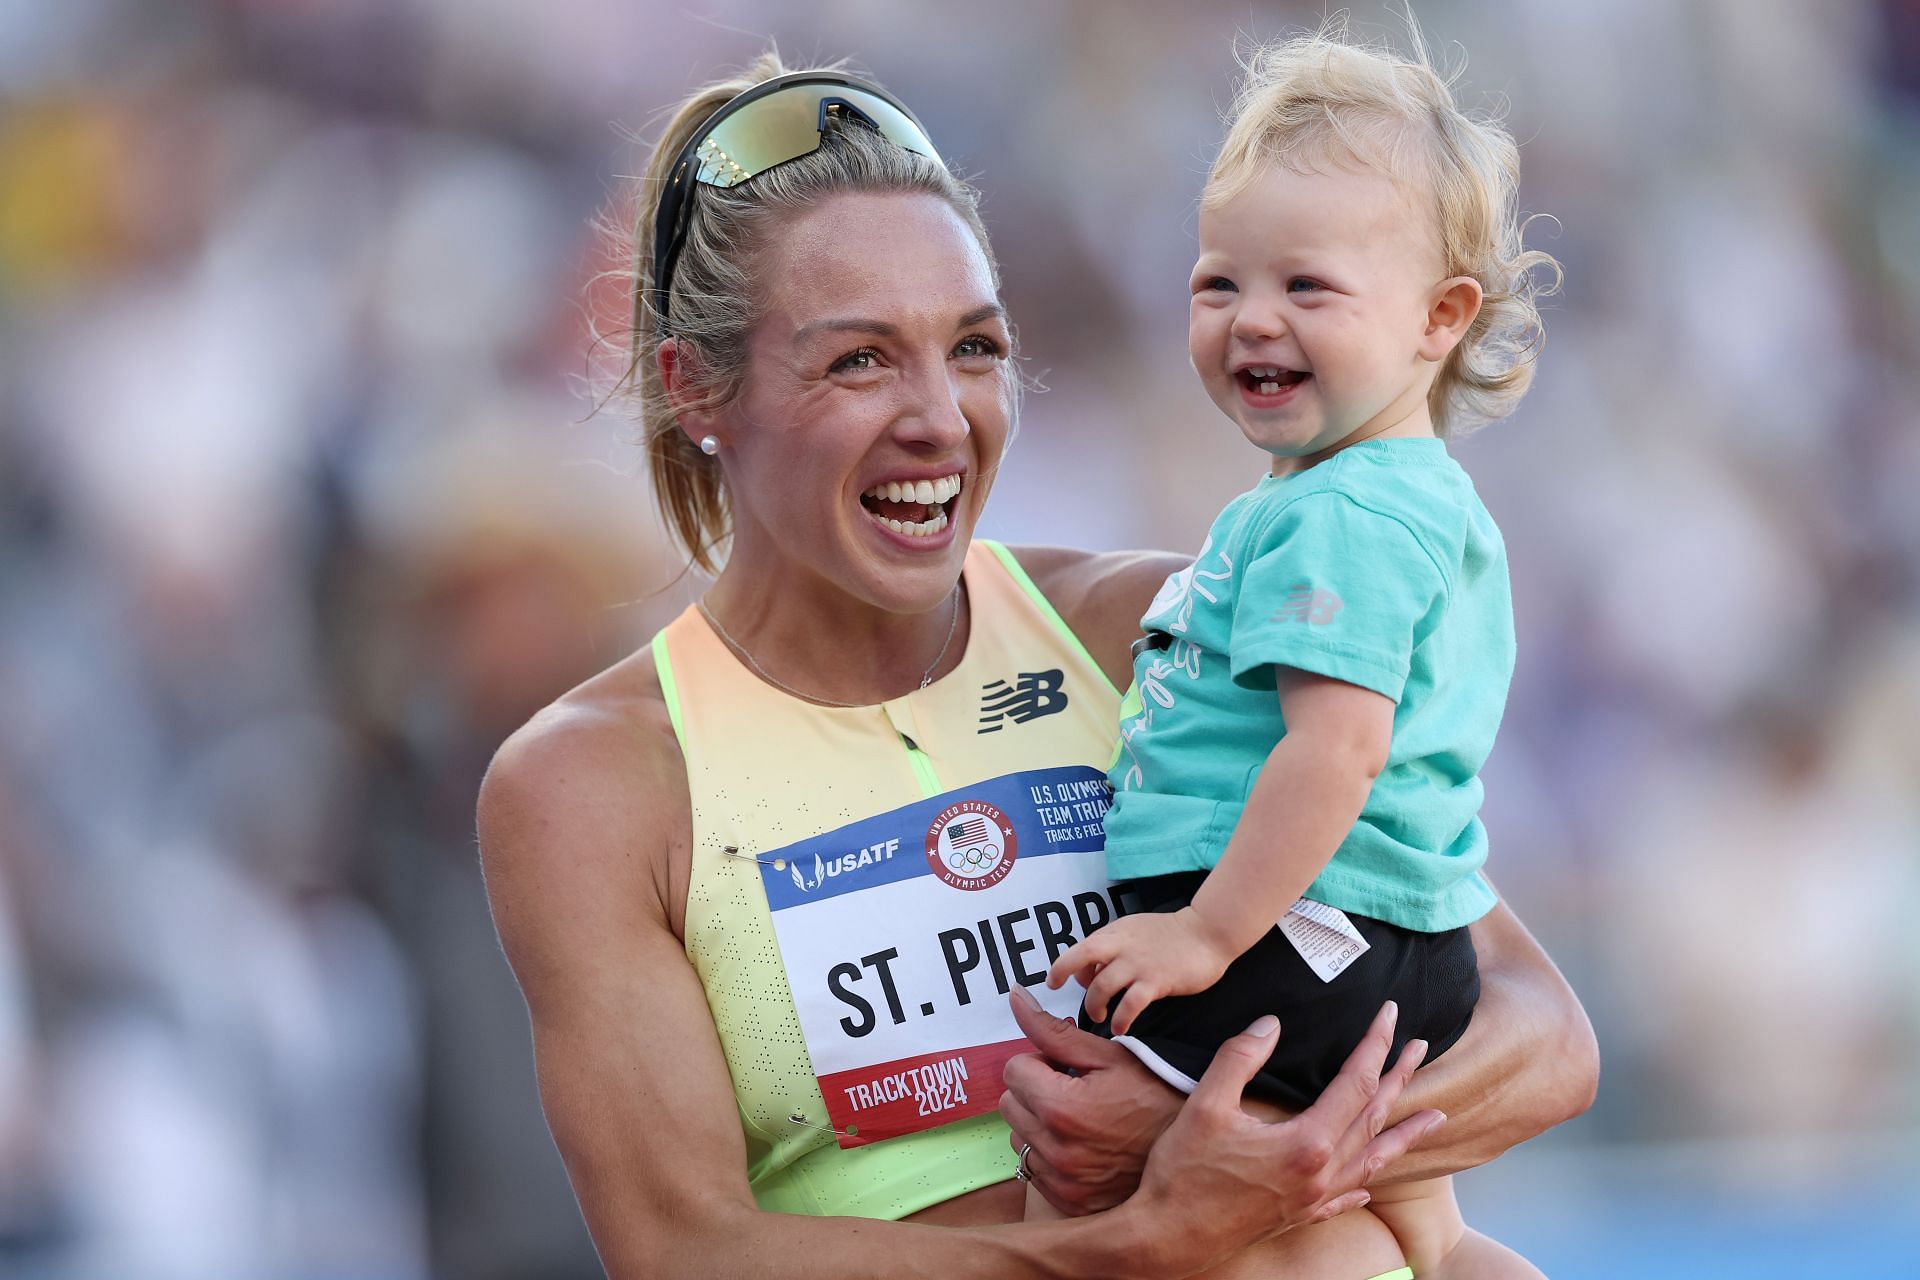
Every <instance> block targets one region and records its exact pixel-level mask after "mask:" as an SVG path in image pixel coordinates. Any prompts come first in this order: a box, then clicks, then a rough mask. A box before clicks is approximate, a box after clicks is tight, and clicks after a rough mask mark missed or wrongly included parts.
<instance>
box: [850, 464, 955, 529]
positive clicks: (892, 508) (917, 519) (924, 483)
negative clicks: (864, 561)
mask: <svg viewBox="0 0 1920 1280" xmlns="http://www.w3.org/2000/svg"><path fill="white" fill-rule="evenodd" d="M960 488H961V480H960V477H959V476H958V475H951V476H941V477H940V478H939V479H938V480H890V481H888V482H887V483H885V484H877V485H875V486H873V488H871V489H869V490H867V491H866V492H865V493H863V494H861V495H860V501H861V505H862V506H864V507H865V508H866V510H867V514H868V515H870V516H872V517H873V518H874V519H875V520H878V521H879V522H880V523H881V524H884V525H885V526H887V528H889V529H891V530H893V531H894V532H895V533H898V534H902V535H904V536H906V537H909V538H930V537H932V536H933V535H934V534H936V533H939V532H940V531H941V530H942V529H945V528H946V527H947V524H948V520H947V513H946V511H945V510H943V509H942V508H943V506H944V504H946V503H947V502H949V501H951V500H952V499H953V498H955V497H957V496H958V495H959V493H960Z"/></svg>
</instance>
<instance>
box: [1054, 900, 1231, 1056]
mask: <svg viewBox="0 0 1920 1280" xmlns="http://www.w3.org/2000/svg"><path fill="white" fill-rule="evenodd" d="M1237 954H1238V953H1237V952H1235V951H1233V950H1232V949H1231V948H1229V947H1228V946H1227V944H1226V940H1225V939H1224V938H1222V937H1221V936H1220V935H1219V934H1218V933H1216V932H1215V931H1214V930H1213V929H1212V928H1211V927H1209V926H1208V924H1207V923H1206V921H1205V920H1203V919H1202V918H1201V916H1200V913H1199V912H1197V911H1195V910H1194V909H1193V908H1192V907H1182V908H1181V909H1180V910H1178V911H1171V912H1165V913H1162V912H1143V913H1141V914H1138V915H1130V916H1122V917H1121V918H1120V919H1118V920H1115V921H1114V922H1113V923H1111V924H1109V925H1106V926H1104V927H1103V928H1101V929H1099V930H1097V931H1096V932H1094V933H1093V934H1092V935H1090V936H1089V937H1087V938H1085V939H1083V940H1082V941H1080V942H1076V943H1074V944H1073V945H1072V946H1071V947H1068V948H1067V949H1066V950H1065V951H1063V952H1062V953H1061V954H1060V958H1059V959H1058V960H1055V961H1054V962H1053V968H1051V969H1049V970H1048V971H1047V985H1048V986H1049V987H1052V988H1054V989H1056V990H1057V989H1059V988H1060V987H1061V986H1063V985H1064V984H1065V983H1066V981H1067V979H1068V978H1078V979H1079V980H1080V984H1081V985H1082V986H1084V987H1085V988H1086V989H1087V1014H1088V1016H1090V1017H1092V1018H1093V1019H1094V1020H1095V1021H1106V1019H1107V1006H1108V1005H1110V1004H1111V1003H1112V1002H1113V999H1114V997H1115V996H1119V997H1120V1007H1119V1008H1117V1009H1115V1010H1114V1011H1113V1019H1112V1022H1111V1026H1112V1027H1113V1034H1115V1035H1117V1036H1123V1035H1125V1034H1127V1032H1128V1031H1129V1030H1131V1029H1132V1027H1133V1020H1134V1019H1135V1018H1137V1017H1139V1016H1140V1015H1141V1014H1142V1013H1144V1012H1145V1011H1146V1008H1147V1006H1148V1005H1150V1004H1152V1003H1153V1002H1154V1001H1155V1000H1158V999H1160V998H1161V997H1162V996H1190V995H1193V994H1195V993H1196V992H1201V991H1205V990H1206V989H1207V988H1208V987H1211V986H1212V985H1213V984H1214V983H1216V982H1218V981H1220V975H1221V974H1223V973H1225V972H1226V971H1227V966H1228V965H1230V964H1232V963H1233V961H1234V957H1235V956H1236V955H1237ZM1122 992H1125V993H1126V994H1125V995H1121V993H1122Z"/></svg>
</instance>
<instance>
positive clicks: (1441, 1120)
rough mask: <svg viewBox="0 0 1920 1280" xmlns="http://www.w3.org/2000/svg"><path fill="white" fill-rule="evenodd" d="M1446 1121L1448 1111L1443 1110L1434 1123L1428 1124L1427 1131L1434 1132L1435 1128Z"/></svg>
mask: <svg viewBox="0 0 1920 1280" xmlns="http://www.w3.org/2000/svg"><path fill="white" fill-rule="evenodd" d="M1446 1122H1447V1113H1446V1112H1444V1111H1442V1112H1441V1113H1440V1117H1439V1119H1437V1120H1435V1121H1434V1122H1433V1123H1432V1124H1430V1125H1428V1126H1427V1132H1428V1133H1432V1132H1433V1131H1434V1130H1435V1129H1438V1128H1439V1127H1440V1126H1441V1125H1443V1124H1445V1123H1446Z"/></svg>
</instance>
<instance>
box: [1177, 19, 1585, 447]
mask: <svg viewBox="0 0 1920 1280" xmlns="http://www.w3.org/2000/svg"><path fill="white" fill-rule="evenodd" d="M1408 26H1409V28H1410V30H1411V33H1412V41H1413V47H1414V52H1413V56H1412V57H1410V58H1409V57H1404V56H1402V55H1400V54H1399V53H1397V52H1395V51H1394V50H1392V49H1391V48H1388V47H1386V46H1384V45H1380V44H1365V43H1361V42H1360V41H1358V40H1356V39H1355V38H1354V37H1353V35H1352V34H1351V33H1350V31H1349V29H1348V27H1347V24H1346V20H1345V18H1344V15H1342V16H1337V17H1335V18H1333V19H1330V20H1329V21H1328V22H1327V23H1326V24H1325V25H1323V26H1322V27H1321V28H1320V29H1319V30H1318V31H1316V32H1314V33H1313V34H1312V35H1303V36H1299V37H1296V38H1294V39H1290V40H1286V41H1284V42H1281V43H1278V44H1271V45H1266V46H1263V47H1260V48H1257V49H1255V50H1254V51H1253V52H1252V54H1251V55H1250V56H1249V57H1247V58H1246V59H1245V60H1244V67H1245V71H1246V75H1245V77H1244V78H1243V79H1242V81H1241V83H1240V87H1239V91H1238V92H1237V93H1236V94H1235V96H1234V102H1233V117H1232V120H1231V123H1230V124H1229V126H1228V129H1227V136H1226V140H1225V141H1224V142H1223V143H1222V144H1221V147H1220V154H1219V156H1218V157H1217V158H1216V159H1215V160H1214V162H1213V168H1212V170H1211V172H1209V173H1208V175H1207V185H1206V190H1205V192H1204V193H1203V194H1202V196H1201V204H1202V205H1203V206H1204V207H1212V206H1215V205H1217V204H1219V203H1220V202H1221V201H1224V200H1226V199H1228V198H1230V197H1231V196H1232V195H1233V194H1234V193H1236V192H1237V191H1239V190H1241V189H1242V188H1243V187H1245V186H1246V184H1247V183H1248V182H1249V181H1251V180H1252V179H1253V178H1254V177H1255V176H1257V175H1258V174H1259V173H1260V171H1261V170H1262V169H1263V168H1266V167H1268V166H1271V165H1275V164H1281V165H1286V166H1288V167H1290V168H1295V169H1305V168H1312V167H1315V166H1320V165H1326V164H1343V163H1344V164H1358V165H1362V166H1365V167H1368V168H1373V169H1377V170H1379V171H1381V172H1383V173H1385V174H1386V175H1387V176H1389V177H1391V178H1393V179H1394V180H1395V181H1396V182H1399V183H1401V184H1403V185H1404V186H1406V187H1407V188H1408V189H1410V190H1412V191H1416V192H1419V193H1422V197H1423V198H1430V199H1431V200H1432V208H1433V210H1434V219H1435V221H1434V226H1435V229H1436V230H1437V231H1438V233H1439V240H1440V249H1441V254H1442V256H1443V258H1444V261H1445V266H1444V270H1445V273H1446V276H1448V277H1452V276H1471V277H1473V278H1474V279H1475V280H1477V281H1479V283H1480V288H1481V290H1482V294H1483V296H1482V300H1481V304H1480V314H1479V315H1478V316H1476V317H1475V319H1474V321H1473V324H1472V326H1471V327H1470V328H1469V329H1468V330H1467V334H1466V337H1464V338H1463V339H1461V341H1460V344H1459V345H1458V346H1456V347H1455V348H1454V349H1453V351H1452V352H1450V353H1449V354H1448V356H1447V359H1446V362H1445V363H1444V364H1442V365H1441V367H1440V372H1439V374H1438V376H1437V377H1436V378H1435V379H1434V383H1433V387H1432V389H1431V391H1429V393H1428V396H1427V407H1428V411H1429V412H1430V413H1431V414H1432V415H1433V422H1434V429H1435V430H1436V431H1437V432H1439V433H1440V434H1441V435H1442V436H1447V435H1458V434H1461V433H1462V432H1464V431H1466V430H1469V429H1471V428H1472V427H1474V426H1478V425H1480V424H1483V423H1486V422H1491V421H1494V420H1496V419H1499V418H1503V417H1505V416H1506V415H1507V414H1508V413H1510V412H1512V411H1513V408H1514V406H1515V405H1516V404H1518V403H1519V401H1520V397H1521V396H1523V395H1524V394H1526V390H1527V385H1528V384H1529V383H1530V382H1532V381H1533V368H1534V360H1535V358H1536V357H1537V356H1538V355H1539V353H1540V348H1541V346H1542V345H1543V344H1544V343H1545V341H1546V330H1545V329H1544V328H1543V327H1542V325H1541V321H1540V312H1539V309H1538V307H1537V305H1536V302H1535V300H1536V299H1537V298H1539V297H1541V296H1544V295H1546V294H1550V293H1552V292H1554V291H1555V290H1556V289H1558V288H1559V286H1560V264H1559V263H1558V262H1556V261H1554V259H1553V258H1552V256H1551V255H1549V254H1546V253H1542V252H1541V251H1539V250H1537V249H1527V248H1525V247H1524V245H1523V243H1522V238H1523V232H1524V231H1525V228H1526V223H1527V221H1531V219H1527V220H1522V219H1521V217H1520V215H1519V210H1518V199H1519V190H1518V189H1519V184H1520V153H1519V149H1518V147H1516V146H1515V144H1514V140H1513V135H1512V134H1510V133H1509V132H1507V130H1506V128H1505V126H1504V125H1502V124H1501V122H1500V121H1499V120H1498V119H1497V118H1496V117H1494V116H1491V115H1484V114H1469V113H1467V112H1464V111H1462V110H1461V109H1460V108H1459V107H1458V106H1457V105H1455V103H1454V99H1453V90H1452V81H1453V79H1454V78H1455V77H1453V76H1446V75H1442V74H1441V73H1440V72H1439V71H1438V70H1436V69H1435V67H1434V66H1433V63H1432V61H1431V60H1430V59H1429V57H1428V56H1427V49H1426V45H1425V42H1424V41H1423V40H1422V39H1421V36H1420V31H1419V28H1418V26H1417V25H1415V24H1414V23H1413V22H1412V20H1411V15H1409V19H1408ZM1536 269H1539V270H1541V271H1542V272H1543V273H1544V274H1545V276H1546V277H1547V278H1546V280H1545V281H1544V283H1542V282H1539V281H1536V280H1535V278H1534V272H1535V270H1536Z"/></svg>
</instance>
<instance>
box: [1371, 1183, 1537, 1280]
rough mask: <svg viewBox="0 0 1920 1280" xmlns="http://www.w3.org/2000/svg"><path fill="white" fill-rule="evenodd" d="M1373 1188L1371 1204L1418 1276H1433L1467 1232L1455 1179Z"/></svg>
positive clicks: (1501, 1274)
mask: <svg viewBox="0 0 1920 1280" xmlns="http://www.w3.org/2000/svg"><path fill="white" fill-rule="evenodd" d="M1369 1190H1370V1191H1371V1192H1372V1195H1373V1199H1372V1201H1371V1202H1369V1204H1368V1205H1367V1207H1368V1208H1369V1209H1372V1210H1373V1212H1374V1214H1375V1215H1376V1216H1378V1217H1379V1219H1380V1220H1381V1221H1382V1222H1384V1223H1386V1224H1387V1227H1388V1229H1389V1230H1391V1231H1392V1232H1393V1238H1394V1239H1395V1240H1398V1241H1399V1242H1400V1248H1401V1251H1402V1252H1404V1253H1405V1254H1406V1255H1407V1265H1408V1266H1410V1267H1412V1268H1413V1274H1414V1275H1415V1276H1418V1277H1423V1278H1424V1277H1426V1276H1429V1275H1431V1274H1432V1273H1433V1272H1434V1270H1435V1269H1436V1268H1437V1267H1439V1265H1440V1260H1441V1259H1442V1258H1445V1257H1446V1256H1447V1255H1448V1254H1450V1253H1452V1252H1453V1249H1454V1246H1455V1245H1457V1244H1459V1243H1460V1239H1461V1237H1462V1236H1464V1235H1466V1233H1467V1224H1466V1223H1465V1222H1464V1221H1462V1220H1461V1217H1460V1205H1459V1202H1458V1201H1456V1200H1455V1199H1454V1198H1453V1179H1452V1178H1427V1179H1424V1180H1423V1181H1420V1182H1400V1183H1394V1184H1391V1185H1388V1186H1378V1187H1372V1188H1369ZM1505 1274H1506V1273H1504V1272H1500V1273H1495V1275H1496V1276H1497V1277H1498V1280H1505Z"/></svg>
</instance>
